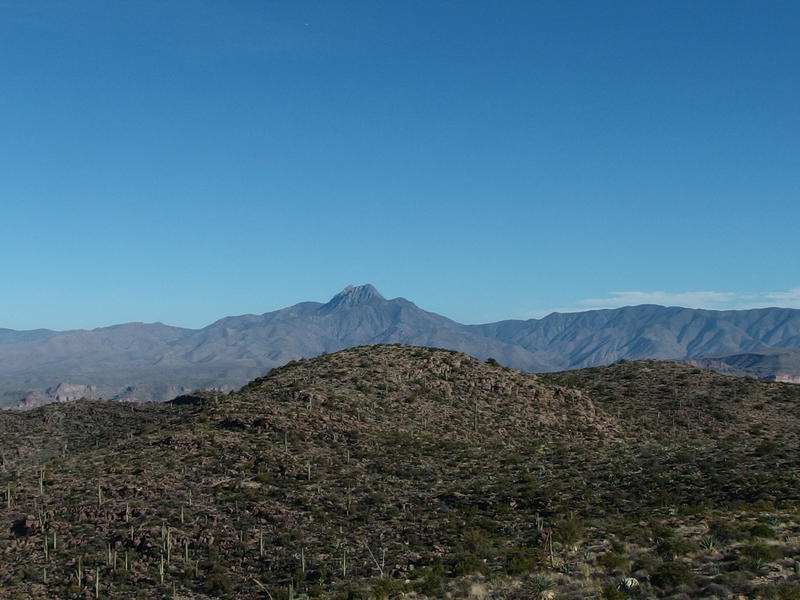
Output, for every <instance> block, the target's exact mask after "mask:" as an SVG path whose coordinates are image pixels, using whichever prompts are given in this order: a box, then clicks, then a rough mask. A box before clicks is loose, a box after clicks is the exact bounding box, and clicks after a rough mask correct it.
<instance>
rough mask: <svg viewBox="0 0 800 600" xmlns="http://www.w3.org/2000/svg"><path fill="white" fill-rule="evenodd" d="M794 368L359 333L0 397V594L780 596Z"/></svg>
mask: <svg viewBox="0 0 800 600" xmlns="http://www.w3.org/2000/svg"><path fill="white" fill-rule="evenodd" d="M799 429H800V387H798V386H793V385H790V384H781V383H768V382H758V381H755V380H752V379H742V378H734V377H727V376H722V375H718V374H716V373H711V372H707V371H701V370H699V369H697V368H694V367H691V366H688V365H682V364H676V363H664V362H658V361H643V362H625V363H620V364H616V365H612V366H610V367H602V368H597V369H588V370H584V371H573V372H569V373H553V374H549V375H532V374H526V373H522V372H519V371H514V370H511V369H508V368H506V367H503V366H501V365H500V364H498V363H497V362H496V361H494V360H488V361H478V360H476V359H474V358H472V357H470V356H467V355H465V354H460V353H457V352H453V351H449V350H440V349H431V348H422V347H413V346H404V345H388V346H366V347H358V348H354V349H349V350H345V351H341V352H337V353H334V354H328V355H324V356H320V357H318V358H314V359H310V360H300V361H293V362H291V363H289V364H287V365H285V366H283V367H280V368H277V369H274V370H273V371H272V372H270V373H269V374H268V375H266V376H264V377H261V378H258V379H255V380H253V381H252V382H250V383H249V384H247V385H246V386H244V387H243V388H241V389H240V390H237V391H234V392H231V393H227V394H222V393H217V392H204V393H200V394H195V395H184V396H182V397H180V398H177V399H175V400H174V401H173V402H169V403H149V404H135V403H114V402H107V401H86V400H81V401H77V402H71V403H59V404H51V405H48V406H44V407H41V408H37V409H33V410H30V411H25V412H4V413H0V452H1V453H2V469H1V470H0V500H2V503H1V504H0V511H2V518H3V520H4V523H5V525H4V526H3V527H0V597H1V598H13V599H25V600H27V599H31V600H33V599H51V598H59V599H79V598H80V599H89V598H119V599H127V598H143V599H144V598H153V599H156V598H158V599H161V598H186V599H208V598H230V599H233V598H242V599H279V598H280V599H284V600H285V599H289V598H292V599H300V598H330V599H334V598H336V599H342V600H344V599H347V598H363V599H369V598H375V599H378V598H418V599H425V598H465V599H466V598H471V599H473V600H474V599H477V598H507V599H520V600H522V599H530V598H571V599H575V600H577V599H579V598H626V597H635V598H662V597H669V598H686V597H689V598H715V597H716V598H730V597H746V598H778V599H780V598H794V597H796V595H794V596H793V595H792V594H796V593H797V590H798V581H800V575H798V572H797V569H796V564H797V561H798V560H800V553H799V552H798V547H797V539H798V536H800V512H798V501H799V500H800V494H798V480H797V473H798V472H799V471H800V457H798V453H797V452H796V448H797V443H798V432H799Z"/></svg>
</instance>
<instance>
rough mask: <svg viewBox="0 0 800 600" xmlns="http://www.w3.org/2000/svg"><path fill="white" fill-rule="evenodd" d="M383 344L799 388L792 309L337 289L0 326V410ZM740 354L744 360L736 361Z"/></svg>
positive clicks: (233, 381)
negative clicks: (106, 318) (475, 300)
mask: <svg viewBox="0 0 800 600" xmlns="http://www.w3.org/2000/svg"><path fill="white" fill-rule="evenodd" d="M385 343H403V344H409V345H417V346H429V347H440V348H448V349H452V350H458V351H461V352H466V353H468V354H471V355H473V356H475V357H477V358H480V359H486V358H489V357H492V358H495V359H496V360H497V361H498V362H500V363H501V364H504V365H507V366H510V367H514V368H517V369H521V370H524V371H534V372H540V371H558V370H565V369H573V368H582V367H589V366H595V365H603V364H609V363H613V362H616V361H618V360H620V359H643V358H656V359H673V360H693V361H694V362H695V364H698V365H700V366H706V367H708V368H712V369H715V370H720V371H723V372H727V371H729V372H733V373H736V374H748V375H753V376H758V377H760V378H765V379H776V378H778V379H781V378H783V379H784V380H787V381H792V378H794V377H797V378H798V381H800V358H799V357H800V351H798V349H800V310H796V309H787V308H764V309H753V310H740V311H712V310H697V309H688V308H680V307H663V306H656V305H642V306H632V307H625V308H619V309H611V310H593V311H587V312H579V313H553V314H551V315H548V316H547V317H544V318H542V319H530V320H509V321H500V322H497V323H490V324H486V325H462V324H460V323H457V322H455V321H452V320H450V319H448V318H446V317H443V316H441V315H438V314H435V313H432V312H427V311H425V310H422V309H421V308H419V307H417V306H416V305H415V304H413V303H412V302H410V301H408V300H406V299H404V298H395V299H391V300H387V299H386V298H384V297H383V296H381V294H380V293H378V291H377V290H376V289H375V288H374V287H373V286H371V285H363V286H357V287H353V286H348V287H347V288H345V289H344V290H342V291H341V292H340V293H339V294H337V295H336V296H334V297H333V298H332V299H331V300H330V301H328V302H327V303H324V304H323V303H319V302H302V303H300V304H296V305H294V306H291V307H288V308H284V309H281V310H276V311H273V312H269V313H265V314H263V315H242V316H237V317H226V318H223V319H220V320H219V321H217V322H215V323H212V324H211V325H209V326H207V327H204V328H202V329H184V328H180V327H170V326H168V325H164V324H161V323H152V324H145V323H127V324H124V325H115V326H112V327H103V328H99V329H93V330H91V331H87V330H75V331H51V330H46V329H38V330H33V331H14V330H10V329H0V405H2V406H14V405H17V404H19V403H20V402H21V401H22V405H23V406H36V405H39V404H44V403H47V402H52V401H63V400H69V399H72V398H75V397H80V396H87V397H104V398H113V399H118V400H125V399H130V400H140V401H142V400H165V399H169V398H172V397H174V396H176V395H178V394H180V393H184V392H187V391H190V390H194V389H200V388H203V389H208V388H216V389H221V390H228V389H231V388H235V387H239V386H241V385H243V384H244V383H246V382H247V381H249V380H250V379H252V378H254V377H256V376H258V375H261V374H263V373H264V372H266V371H268V370H269V369H270V368H272V367H275V366H278V365H282V364H284V363H286V362H288V361H290V360H293V359H298V358H307V357H312V356H317V355H320V354H325V353H329V352H334V351H337V350H341V349H344V348H348V347H352V346H361V345H369V344H385ZM743 355H746V356H747V357H749V358H746V359H741V358H736V357H741V356H743Z"/></svg>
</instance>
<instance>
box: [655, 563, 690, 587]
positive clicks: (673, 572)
mask: <svg viewBox="0 0 800 600" xmlns="http://www.w3.org/2000/svg"><path fill="white" fill-rule="evenodd" d="M650 582H651V583H652V584H653V585H654V586H656V587H659V588H662V589H664V588H672V587H675V586H678V585H691V584H692V583H693V582H694V573H692V570H691V569H690V568H689V565H687V564H686V563H682V562H679V561H677V560H671V561H669V562H665V563H663V564H661V565H660V566H659V567H658V568H657V569H656V572H655V573H653V575H652V576H651V577H650Z"/></svg>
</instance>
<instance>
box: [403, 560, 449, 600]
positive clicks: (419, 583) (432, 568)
mask: <svg viewBox="0 0 800 600" xmlns="http://www.w3.org/2000/svg"><path fill="white" fill-rule="evenodd" d="M444 577H445V569H444V566H443V565H442V564H441V563H434V564H432V565H428V566H426V567H422V568H421V569H417V570H416V571H414V579H413V580H412V581H411V585H412V587H413V588H414V590H415V591H417V592H418V593H420V594H425V595H433V594H434V592H436V591H437V590H438V589H439V588H440V587H441V585H442V582H443V581H444Z"/></svg>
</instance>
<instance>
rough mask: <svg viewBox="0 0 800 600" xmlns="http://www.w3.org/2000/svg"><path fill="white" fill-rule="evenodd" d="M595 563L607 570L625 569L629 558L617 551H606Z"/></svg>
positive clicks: (628, 563)
mask: <svg viewBox="0 0 800 600" xmlns="http://www.w3.org/2000/svg"><path fill="white" fill-rule="evenodd" d="M597 564H598V565H600V566H601V567H603V568H604V569H606V570H607V571H627V570H628V567H630V564H631V559H630V558H629V557H627V556H625V555H624V554H619V553H617V552H606V553H605V554H602V555H600V556H599V557H598V558H597Z"/></svg>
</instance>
